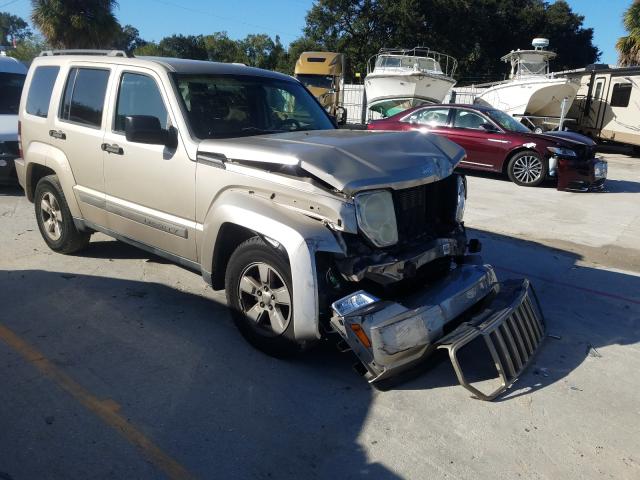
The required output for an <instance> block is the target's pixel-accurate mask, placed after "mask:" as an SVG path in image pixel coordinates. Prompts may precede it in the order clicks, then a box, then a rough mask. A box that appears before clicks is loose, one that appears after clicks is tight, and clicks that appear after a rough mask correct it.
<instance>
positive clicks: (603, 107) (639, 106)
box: [563, 65, 640, 147]
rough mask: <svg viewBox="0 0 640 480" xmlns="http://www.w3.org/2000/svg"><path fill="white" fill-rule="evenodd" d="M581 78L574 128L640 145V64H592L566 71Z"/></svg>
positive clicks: (636, 145)
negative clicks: (628, 65) (614, 66)
mask: <svg viewBox="0 0 640 480" xmlns="http://www.w3.org/2000/svg"><path fill="white" fill-rule="evenodd" d="M563 75H565V76H567V77H569V78H577V79H578V80H579V81H580V89H579V90H578V96H577V97H576V100H575V101H574V103H573V105H572V107H571V110H570V111H569V117H572V118H575V119H576V121H577V125H576V126H575V127H572V129H575V130H577V131H578V132H580V133H583V134H585V135H588V136H590V137H593V138H596V139H600V140H610V141H615V142H620V143H626V144H629V145H633V146H635V147H640V66H638V67H625V68H610V67H609V66H608V65H590V66H588V67H587V68H581V69H578V70H572V71H568V72H563Z"/></svg>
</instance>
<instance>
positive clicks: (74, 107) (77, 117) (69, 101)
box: [60, 68, 110, 128]
mask: <svg viewBox="0 0 640 480" xmlns="http://www.w3.org/2000/svg"><path fill="white" fill-rule="evenodd" d="M109 73H110V72H109V70H99V69H96V68H72V69H71V71H70V72H69V77H68V78H67V85H66V86H65V88H64V97H63V100H62V106H61V108H60V119H61V120H67V121H69V122H74V123H79V124H81V125H86V126H88V127H95V128H100V126H101V125H102V111H103V109H104V97H105V94H106V92H107V83H108V81H109Z"/></svg>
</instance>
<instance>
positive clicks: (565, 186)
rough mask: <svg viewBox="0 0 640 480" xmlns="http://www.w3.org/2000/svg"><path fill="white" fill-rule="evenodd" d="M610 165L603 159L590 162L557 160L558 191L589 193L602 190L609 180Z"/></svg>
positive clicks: (566, 159)
mask: <svg viewBox="0 0 640 480" xmlns="http://www.w3.org/2000/svg"><path fill="white" fill-rule="evenodd" d="M608 170H609V168H608V163H607V161H606V160H605V159H604V158H602V157H594V158H591V159H589V160H586V161H585V160H576V159H568V158H559V159H557V171H558V173H557V174H558V190H573V191H580V192H587V191H590V190H602V189H603V188H604V184H605V182H606V180H607V175H608Z"/></svg>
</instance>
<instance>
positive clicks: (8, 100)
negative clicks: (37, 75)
mask: <svg viewBox="0 0 640 480" xmlns="http://www.w3.org/2000/svg"><path fill="white" fill-rule="evenodd" d="M24 79H25V76H24V75H22V74H21V73H0V92H2V93H0V115H17V114H18V108H19V106H20V94H21V93H22V85H23V84H24Z"/></svg>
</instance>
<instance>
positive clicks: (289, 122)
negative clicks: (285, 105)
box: [279, 118, 302, 131]
mask: <svg viewBox="0 0 640 480" xmlns="http://www.w3.org/2000/svg"><path fill="white" fill-rule="evenodd" d="M279 127H288V128H287V130H290V131H294V130H300V128H301V127H302V124H301V123H300V122H299V121H298V120H296V119H295V118H285V119H284V120H280V125H279Z"/></svg>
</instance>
